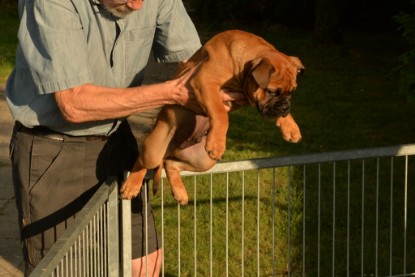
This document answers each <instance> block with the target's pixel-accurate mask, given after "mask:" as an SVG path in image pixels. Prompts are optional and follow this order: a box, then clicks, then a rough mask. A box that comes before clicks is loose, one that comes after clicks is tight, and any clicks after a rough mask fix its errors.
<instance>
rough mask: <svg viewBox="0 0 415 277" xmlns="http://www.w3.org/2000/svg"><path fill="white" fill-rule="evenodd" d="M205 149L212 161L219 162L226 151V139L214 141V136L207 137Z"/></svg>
mask: <svg viewBox="0 0 415 277" xmlns="http://www.w3.org/2000/svg"><path fill="white" fill-rule="evenodd" d="M205 149H206V152H207V153H208V155H209V157H210V158H211V159H212V160H215V161H219V160H220V159H222V156H223V154H224V153H225V150H226V139H225V140H223V139H216V138H215V137H214V136H210V135H208V136H207V139H206V146H205Z"/></svg>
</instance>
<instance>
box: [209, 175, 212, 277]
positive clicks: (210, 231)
mask: <svg viewBox="0 0 415 277" xmlns="http://www.w3.org/2000/svg"><path fill="white" fill-rule="evenodd" d="M209 209H210V218H209V222H210V227H209V258H210V263H209V272H210V277H212V276H213V174H210V207H209Z"/></svg>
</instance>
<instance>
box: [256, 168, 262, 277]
mask: <svg viewBox="0 0 415 277" xmlns="http://www.w3.org/2000/svg"><path fill="white" fill-rule="evenodd" d="M259 172H260V170H259V169H258V171H257V181H258V183H257V190H258V192H257V232H256V241H257V246H256V247H257V276H258V277H259V276H260V271H261V270H260V262H259V216H260V214H259V208H260V205H259V204H260V199H261V198H260V194H261V190H260V188H261V186H260V184H261V182H260V174H259Z"/></svg>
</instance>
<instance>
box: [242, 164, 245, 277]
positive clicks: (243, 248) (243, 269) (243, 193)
mask: <svg viewBox="0 0 415 277" xmlns="http://www.w3.org/2000/svg"><path fill="white" fill-rule="evenodd" d="M241 228H242V235H241V236H242V242H241V248H242V250H241V251H242V253H241V260H242V261H241V263H242V267H241V268H242V274H241V275H242V276H245V171H242V227H241Z"/></svg>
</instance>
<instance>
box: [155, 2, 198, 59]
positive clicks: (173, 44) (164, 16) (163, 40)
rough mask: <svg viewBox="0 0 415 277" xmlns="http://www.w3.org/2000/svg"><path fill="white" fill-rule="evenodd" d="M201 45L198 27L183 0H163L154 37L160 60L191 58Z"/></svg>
mask: <svg viewBox="0 0 415 277" xmlns="http://www.w3.org/2000/svg"><path fill="white" fill-rule="evenodd" d="M200 47H201V43H200V39H199V36H198V34H197V31H196V28H195V26H194V24H193V22H192V20H191V19H190V17H189V15H188V14H187V12H186V9H185V7H184V5H183V2H182V0H161V1H160V9H159V13H158V17H157V26H156V34H155V39H154V45H153V50H154V56H155V58H156V60H157V61H158V62H179V61H183V60H186V59H189V58H190V57H191V56H192V55H193V53H194V52H196V51H197V50H198V49H199V48H200Z"/></svg>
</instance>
